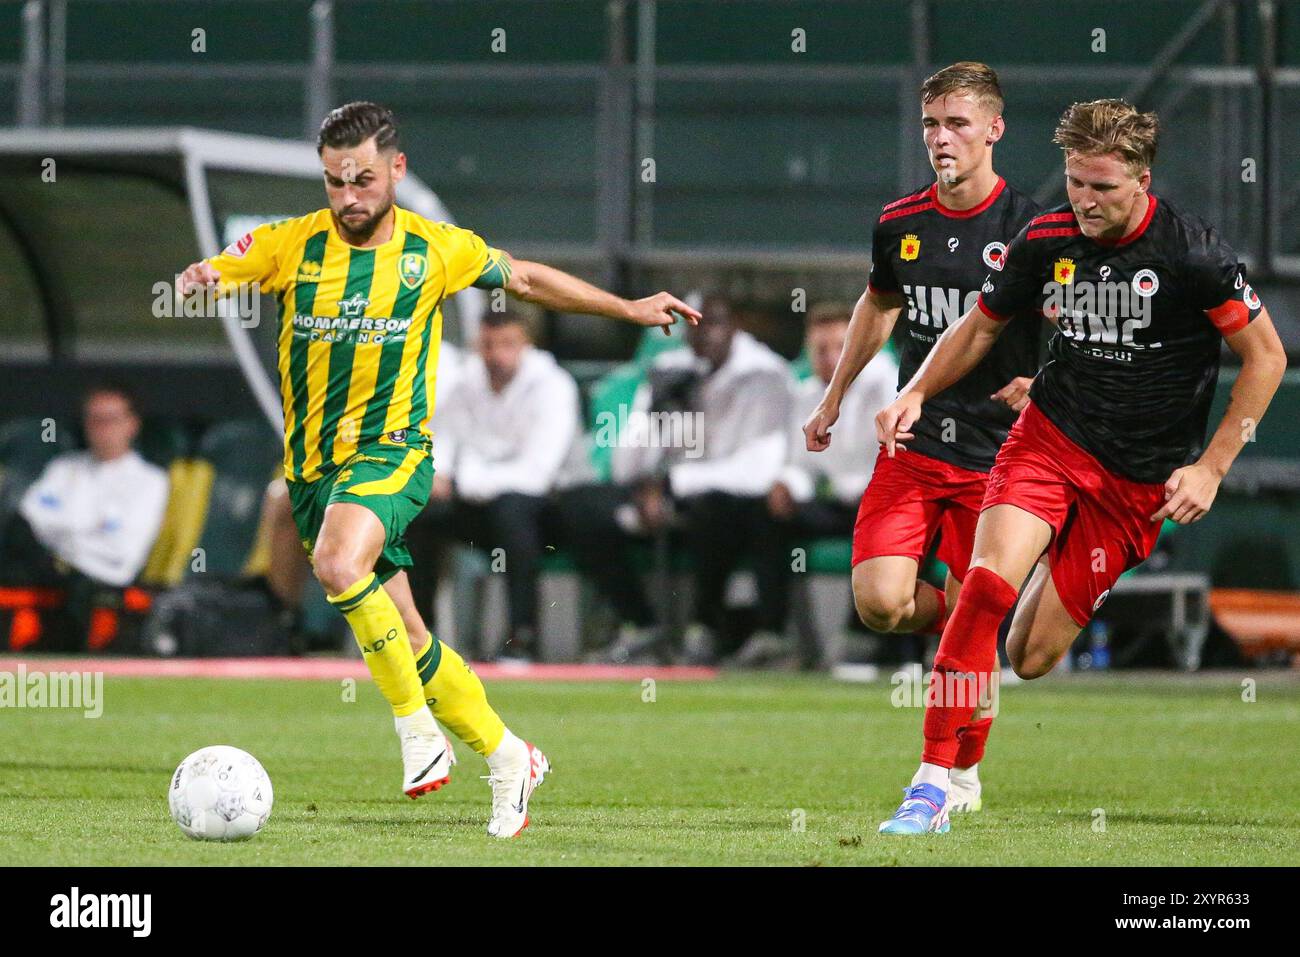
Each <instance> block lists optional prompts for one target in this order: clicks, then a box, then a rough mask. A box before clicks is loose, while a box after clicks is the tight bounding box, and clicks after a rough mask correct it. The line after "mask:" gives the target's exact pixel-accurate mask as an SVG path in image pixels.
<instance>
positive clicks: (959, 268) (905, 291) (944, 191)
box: [804, 62, 1043, 810]
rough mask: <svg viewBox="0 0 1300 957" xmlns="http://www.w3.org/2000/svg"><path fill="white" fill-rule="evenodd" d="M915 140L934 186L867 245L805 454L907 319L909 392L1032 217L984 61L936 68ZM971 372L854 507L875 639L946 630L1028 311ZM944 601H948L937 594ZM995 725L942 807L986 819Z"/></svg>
mask: <svg viewBox="0 0 1300 957" xmlns="http://www.w3.org/2000/svg"><path fill="white" fill-rule="evenodd" d="M921 101H922V116H921V120H922V132H923V136H924V140H925V146H926V151H927V153H928V155H929V159H930V164H931V166H932V167H933V168H934V171H935V174H936V182H934V183H931V184H930V185H928V186H926V187H924V188H922V189H919V190H916V191H914V192H912V193H910V194H909V195H907V196H904V197H903V198H901V199H898V200H895V201H894V202H891V203H888V204H886V205H885V207H884V210H883V211H882V212H881V215H880V218H879V221H878V222H877V224H876V227H875V230H874V234H873V237H872V252H871V275H870V280H869V283H868V288H867V290H866V292H864V293H863V295H862V298H861V299H860V300H859V301H858V304H857V307H856V308H855V309H854V314H853V319H852V322H851V323H850V327H849V333H848V339H847V341H846V343H845V347H844V351H843V353H842V354H841V356H840V359H839V362H838V364H837V366H836V369H835V374H834V376H833V377H832V379H831V382H830V383H829V385H828V386H827V389H826V395H825V397H824V398H823V399H822V402H821V404H820V405H819V406H818V407H817V408H816V409H815V410H814V411H813V413H812V415H811V416H810V417H809V419H808V422H807V424H806V425H805V426H804V435H805V441H806V444H807V447H808V449H809V450H811V451H814V452H815V451H820V450H821V449H824V448H826V447H827V445H828V444H829V443H830V441H831V435H830V432H829V430H830V428H831V426H832V425H833V424H834V423H835V421H836V419H837V418H838V415H839V407H840V400H841V398H842V396H843V395H844V393H845V391H846V390H847V389H848V387H849V385H850V384H851V383H852V382H853V380H854V379H855V378H856V376H857V375H858V373H859V372H860V371H861V370H862V368H863V367H864V366H865V365H866V363H867V362H868V361H870V359H871V358H872V357H873V356H874V355H875V354H876V352H877V351H878V350H879V349H880V347H881V346H882V345H884V342H885V340H886V338H888V337H889V335H890V334H891V332H892V331H893V329H894V326H895V323H896V321H897V320H898V319H899V318H900V316H901V317H902V319H903V327H902V329H901V330H900V332H901V335H900V336H899V346H900V350H899V351H900V363H899V365H900V369H899V383H900V384H902V383H904V382H907V381H908V380H909V379H910V378H911V377H912V375H913V373H914V372H915V371H916V369H917V368H918V367H919V366H920V364H921V362H922V360H924V359H925V357H926V355H927V354H928V353H929V351H930V349H931V348H932V347H933V346H934V344H935V342H936V341H937V340H938V339H939V336H940V334H941V333H942V332H943V330H944V328H945V327H946V326H948V325H950V324H952V323H953V322H956V321H957V320H958V319H959V318H960V317H961V315H962V314H963V313H965V312H966V311H967V310H969V309H970V308H971V306H973V305H974V303H975V300H976V298H977V297H978V296H979V290H980V285H981V284H982V283H983V281H984V277H985V276H986V275H987V274H988V272H989V270H990V269H993V270H997V269H1001V268H1002V261H1003V256H1004V254H1005V252H1006V248H1007V243H1009V242H1010V241H1011V238H1012V237H1013V236H1015V234H1016V233H1017V232H1019V231H1020V228H1021V227H1022V226H1024V225H1025V224H1026V223H1027V222H1029V220H1030V219H1032V218H1033V217H1034V216H1035V215H1036V214H1037V213H1038V212H1039V209H1038V207H1037V206H1036V205H1035V204H1034V202H1033V200H1031V199H1029V198H1028V197H1026V196H1023V195H1021V194H1020V193H1019V192H1017V191H1016V190H1014V189H1012V188H1011V187H1010V186H1008V185H1007V184H1006V182H1005V181H1004V180H1003V179H1002V177H1000V176H998V175H997V173H996V172H995V171H994V169H993V146H994V144H995V143H996V142H997V141H998V140H999V139H1001V137H1002V134H1003V131H1004V128H1005V127H1004V123H1003V119H1002V106H1003V100H1002V91H1001V88H1000V86H999V84H998V78H997V74H996V73H995V72H994V71H993V70H992V69H990V68H989V67H988V66H986V65H985V64H983V63H974V62H962V63H956V64H953V65H952V66H949V67H946V68H945V69H943V70H940V71H939V72H938V73H936V74H934V75H933V76H931V77H930V78H928V79H927V80H926V81H925V82H924V83H923V84H922V86H921ZM1010 325H1011V326H1013V327H1014V328H1013V329H1012V330H1011V331H1009V332H1008V334H1007V335H1006V336H1004V337H1002V338H1001V339H1000V340H999V341H998V343H997V344H996V346H995V347H994V348H993V349H992V350H990V352H989V355H988V356H986V357H985V358H984V360H983V361H982V362H980V363H979V365H978V367H977V368H976V369H975V370H974V371H973V372H972V373H971V375H970V376H969V377H968V378H966V379H965V380H964V381H963V382H961V383H960V384H958V385H957V386H956V387H954V388H952V389H950V390H949V391H947V392H945V393H944V394H943V395H942V396H940V397H938V398H937V399H936V400H935V401H934V402H933V403H929V404H927V405H926V407H925V410H924V412H923V414H922V415H921V417H920V418H919V419H918V421H917V422H916V428H915V433H916V435H915V441H914V442H912V443H911V446H910V451H909V452H908V453H907V455H905V456H901V457H897V458H894V457H889V456H886V455H884V454H883V453H882V454H881V455H880V456H879V458H878V459H877V461H876V466H875V471H874V474H873V475H872V478H871V482H870V484H869V485H868V487H867V489H866V492H865V493H864V495H863V497H862V503H861V506H860V508H859V511H858V517H857V521H856V523H855V526H854V534H853V596H854V602H855V604H856V606H857V610H858V614H859V616H860V617H861V618H862V620H863V622H864V623H865V624H867V625H868V626H869V627H871V628H873V629H875V630H876V631H881V632H902V633H908V632H932V633H934V634H939V633H941V632H942V629H943V624H944V620H945V617H946V608H947V607H950V606H951V605H952V604H955V602H956V597H957V594H958V593H959V591H960V587H961V582H962V581H963V579H964V578H965V576H966V565H967V561H968V560H969V558H970V553H971V547H972V544H973V541H974V532H975V524H976V521H977V520H978V518H979V508H980V503H981V502H982V501H983V499H984V491H985V485H986V482H987V479H988V472H989V469H991V468H992V467H993V459H994V457H995V456H996V455H997V451H998V449H999V447H1000V446H1001V445H1002V442H1003V440H1004V439H1005V438H1006V436H1007V432H1008V430H1009V429H1010V428H1011V425H1012V423H1013V422H1014V421H1015V418H1016V411H1018V410H1019V408H1020V407H1021V406H1022V405H1023V403H1024V402H1025V401H1027V399H1026V393H1027V390H1028V388H1029V384H1030V382H1031V379H1032V377H1033V375H1034V374H1035V372H1036V371H1037V369H1038V361H1039V339H1040V331H1041V329H1042V328H1043V321H1042V319H1041V318H1040V317H1039V316H1038V315H1037V314H1036V313H1035V312H1034V311H1033V310H1032V309H1026V310H1023V311H1022V312H1021V314H1020V315H1018V316H1017V317H1015V318H1014V319H1012V320H1011V322H1010ZM936 533H937V534H939V536H940V538H939V557H940V559H941V560H942V561H943V562H944V563H945V564H946V565H947V566H948V569H949V575H948V581H947V587H946V589H945V590H940V589H937V588H935V587H934V586H932V585H930V584H928V583H927V582H924V581H921V580H919V579H918V577H917V572H918V568H919V565H920V562H921V560H922V559H923V558H924V556H925V555H926V553H927V552H928V551H929V548H930V545H931V543H932V542H933V540H934V537H935V535H936ZM945 591H946V594H945ZM991 722H992V717H991V716H988V715H981V716H979V717H978V718H977V719H976V720H973V721H971V722H968V723H967V725H966V726H965V727H963V728H962V730H961V753H960V755H958V757H957V759H956V760H957V767H958V768H959V770H958V772H957V773H956V774H955V775H954V781H955V783H956V788H955V789H954V790H955V791H960V794H957V793H954V794H953V795H950V797H952V798H954V799H955V800H953V801H950V804H955V805H959V806H960V807H961V809H964V810H978V809H979V807H980V802H981V799H980V784H979V775H978V770H977V765H978V764H979V761H980V758H981V757H982V755H983V753H984V744H985V740H986V739H987V737H988V731H989V725H990V723H991Z"/></svg>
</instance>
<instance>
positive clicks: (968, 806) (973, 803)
mask: <svg viewBox="0 0 1300 957" xmlns="http://www.w3.org/2000/svg"><path fill="white" fill-rule="evenodd" d="M979 767H980V766H979V765H978V764H972V765H971V766H970V767H968V768H953V769H952V773H950V774H949V775H948V811H949V812H950V813H952V814H960V813H971V812H973V811H978V810H979V809H980V808H982V807H983V806H984V802H983V801H982V800H981V799H980V792H981V790H982V788H981V787H980V772H979Z"/></svg>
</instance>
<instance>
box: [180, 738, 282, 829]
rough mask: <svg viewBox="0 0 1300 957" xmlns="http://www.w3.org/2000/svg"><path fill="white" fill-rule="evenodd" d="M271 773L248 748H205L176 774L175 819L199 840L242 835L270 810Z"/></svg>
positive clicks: (258, 825) (259, 826) (256, 826)
mask: <svg viewBox="0 0 1300 957" xmlns="http://www.w3.org/2000/svg"><path fill="white" fill-rule="evenodd" d="M274 800H275V796H274V794H273V793H272V791H271V779H270V778H269V777H268V776H267V774H266V769H265V768H263V767H262V765H261V764H260V763H259V762H258V760H257V758H255V757H253V756H252V755H251V754H249V753H248V752H247V751H240V750H239V749H238V748H231V747H227V746H226V745H224V744H217V745H213V746H212V747H209V748H200V749H199V750H198V751H195V752H194V753H193V754H191V755H190V756H189V757H188V758H186V759H185V760H184V761H182V762H181V764H180V767H178V768H177V769H176V773H175V774H173V775H172V786H171V790H170V791H169V792H168V794H167V803H168V806H169V807H170V808H171V812H172V820H173V821H175V822H176V826H177V827H179V828H180V829H181V830H182V831H184V832H185V835H186V836H187V837H192V838H194V839H195V840H199V841H242V840H244V839H246V838H250V837H252V836H253V835H254V834H256V833H257V832H258V831H260V830H261V829H262V825H264V824H265V823H266V819H267V818H269V817H270V816H271V803H272V802H273V801H274Z"/></svg>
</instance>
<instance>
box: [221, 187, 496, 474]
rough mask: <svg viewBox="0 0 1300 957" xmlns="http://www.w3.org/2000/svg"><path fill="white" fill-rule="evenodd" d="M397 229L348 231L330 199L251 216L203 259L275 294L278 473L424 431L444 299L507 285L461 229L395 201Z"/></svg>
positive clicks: (411, 439)
mask: <svg viewBox="0 0 1300 957" xmlns="http://www.w3.org/2000/svg"><path fill="white" fill-rule="evenodd" d="M394 212H395V215H396V218H395V221H394V224H393V236H392V238H391V239H389V240H388V241H387V242H385V243H382V244H381V245H378V246H370V247H366V248H361V247H357V246H350V245H348V244H347V243H346V242H344V241H343V240H342V239H341V238H340V237H339V234H338V232H337V230H336V229H335V228H334V222H333V218H332V217H331V215H330V211H329V210H328V209H321V210H317V211H316V212H314V213H310V214H308V215H306V216H299V217H297V218H296V219H286V220H282V221H280V222H277V223H267V224H265V225H263V226H259V227H257V228H256V229H254V230H253V231H252V232H251V233H249V234H248V235H246V236H244V237H243V238H242V239H239V240H237V241H236V242H233V243H231V244H230V245H229V246H227V247H226V249H225V250H223V251H222V252H221V253H220V254H219V255H216V256H213V257H212V258H211V259H209V260H208V262H210V263H211V264H212V266H213V268H214V269H216V270H217V272H218V273H220V274H221V289H222V291H223V292H228V291H231V290H232V289H233V287H235V286H237V285H239V284H242V283H254V282H255V283H258V284H259V285H260V287H261V289H262V291H263V292H265V293H274V294H275V295H276V296H277V298H278V301H279V303H280V316H279V323H280V326H279V340H278V341H279V348H278V355H279V372H280V393H281V396H282V398H283V402H284V435H285V440H284V474H285V478H287V479H288V480H289V481H291V482H292V481H306V482H312V481H315V480H316V479H318V478H320V477H321V476H322V475H324V474H327V473H329V472H330V471H331V470H332V469H334V468H336V467H337V466H339V465H341V464H342V463H343V462H345V461H347V459H348V458H349V457H350V456H352V455H353V454H354V453H355V452H356V451H357V449H358V448H361V447H364V446H366V445H368V444H371V443H374V442H379V443H381V444H387V445H408V446H413V445H421V444H424V443H425V442H427V441H428V440H429V438H430V432H429V418H430V416H432V414H433V395H434V378H435V371H434V370H435V369H436V368H437V365H438V347H439V344H440V342H441V339H442V309H441V306H442V302H443V300H444V299H446V298H447V297H448V296H450V295H452V294H453V293H456V292H459V291H460V290H461V289H464V288H465V287H466V286H470V285H476V284H477V285H481V286H486V287H496V286H503V285H505V284H506V282H507V281H508V278H509V271H508V269H506V267H505V263H504V261H503V258H502V254H501V253H500V252H499V251H498V250H495V249H491V248H489V247H488V246H487V245H486V244H485V243H484V242H483V240H482V239H481V238H479V237H478V236H476V235H475V234H474V233H473V232H471V231H469V230H468V229H461V228H459V227H457V226H453V225H451V224H449V223H439V222H434V221H432V220H428V219H425V218H424V217H423V216H419V215H417V214H415V213H412V212H411V211H409V210H405V209H401V208H398V207H394Z"/></svg>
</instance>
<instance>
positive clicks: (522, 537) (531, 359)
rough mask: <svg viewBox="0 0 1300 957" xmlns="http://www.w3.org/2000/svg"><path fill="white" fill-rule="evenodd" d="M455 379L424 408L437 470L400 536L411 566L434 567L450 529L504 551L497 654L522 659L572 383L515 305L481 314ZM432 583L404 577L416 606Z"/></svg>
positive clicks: (573, 400) (532, 637) (530, 645)
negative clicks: (503, 621) (430, 417)
mask: <svg viewBox="0 0 1300 957" xmlns="http://www.w3.org/2000/svg"><path fill="white" fill-rule="evenodd" d="M458 380H459V381H458V382H457V383H456V385H455V387H454V388H453V389H452V390H451V391H450V392H449V393H448V394H447V395H446V396H445V397H442V396H440V397H439V398H438V400H437V404H436V405H435V407H434V437H433V443H434V466H435V468H436V469H437V471H436V472H435V474H434V478H433V488H432V491H431V493H430V496H429V505H428V506H427V507H426V508H425V510H424V511H423V512H422V513H421V514H420V515H419V516H418V517H417V518H416V519H415V521H414V522H412V523H411V526H410V528H409V529H408V530H407V536H406V537H407V542H408V545H409V547H410V548H411V550H412V554H413V555H415V556H416V561H415V567H416V568H417V569H421V568H423V569H431V568H434V567H435V565H436V562H435V561H434V560H433V559H434V558H435V557H436V556H435V555H434V554H433V553H434V552H436V551H437V550H438V549H439V548H440V547H441V545H442V544H444V543H445V541H446V540H448V539H451V538H456V539H459V540H461V541H464V542H467V543H470V544H473V545H477V546H482V547H485V548H486V549H488V550H489V555H490V556H491V557H493V559H494V561H496V560H498V559H501V560H504V571H505V576H506V589H507V594H508V599H509V606H510V612H509V619H510V632H509V637H508V638H507V641H506V645H505V647H504V649H503V650H502V652H501V655H502V657H504V658H511V659H520V660H530V659H533V658H535V657H536V655H537V651H538V649H537V644H536V634H537V577H538V569H539V563H540V561H541V559H542V555H543V554H544V550H545V545H546V544H548V543H550V541H551V538H550V537H549V533H550V531H551V527H552V519H551V510H550V509H549V508H548V504H549V495H550V493H551V490H552V489H553V488H554V487H555V483H556V480H557V478H558V477H559V474H560V470H561V466H562V465H563V464H564V463H565V461H566V459H568V457H569V455H570V452H571V450H572V448H573V446H574V443H575V442H576V440H577V438H578V432H579V399H578V385H577V383H576V382H574V381H573V377H572V376H570V375H569V374H568V373H567V372H565V371H564V369H562V368H561V367H560V365H559V364H558V363H557V362H556V361H555V357H554V356H552V355H551V354H550V353H549V352H545V351H543V350H542V349H538V348H537V347H536V346H534V345H533V341H532V335H531V334H530V331H529V328H528V322H527V319H526V317H525V316H524V315H523V314H522V313H520V312H516V311H505V312H488V313H487V314H485V315H484V317H483V320H482V323H481V325H480V327H479V335H478V343H477V354H475V355H473V356H470V357H469V358H468V359H466V360H465V362H464V363H463V365H462V366H461V367H460V370H459V375H458ZM495 549H501V551H500V552H494V551H493V550H495ZM422 553H423V554H422ZM432 589H433V582H432V580H431V579H430V578H429V577H428V576H424V577H421V578H418V579H417V577H416V576H413V577H412V593H413V594H414V596H415V599H416V601H417V602H419V603H420V604H421V605H422V606H423V607H428V605H429V604H430V603H431V602H432Z"/></svg>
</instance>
